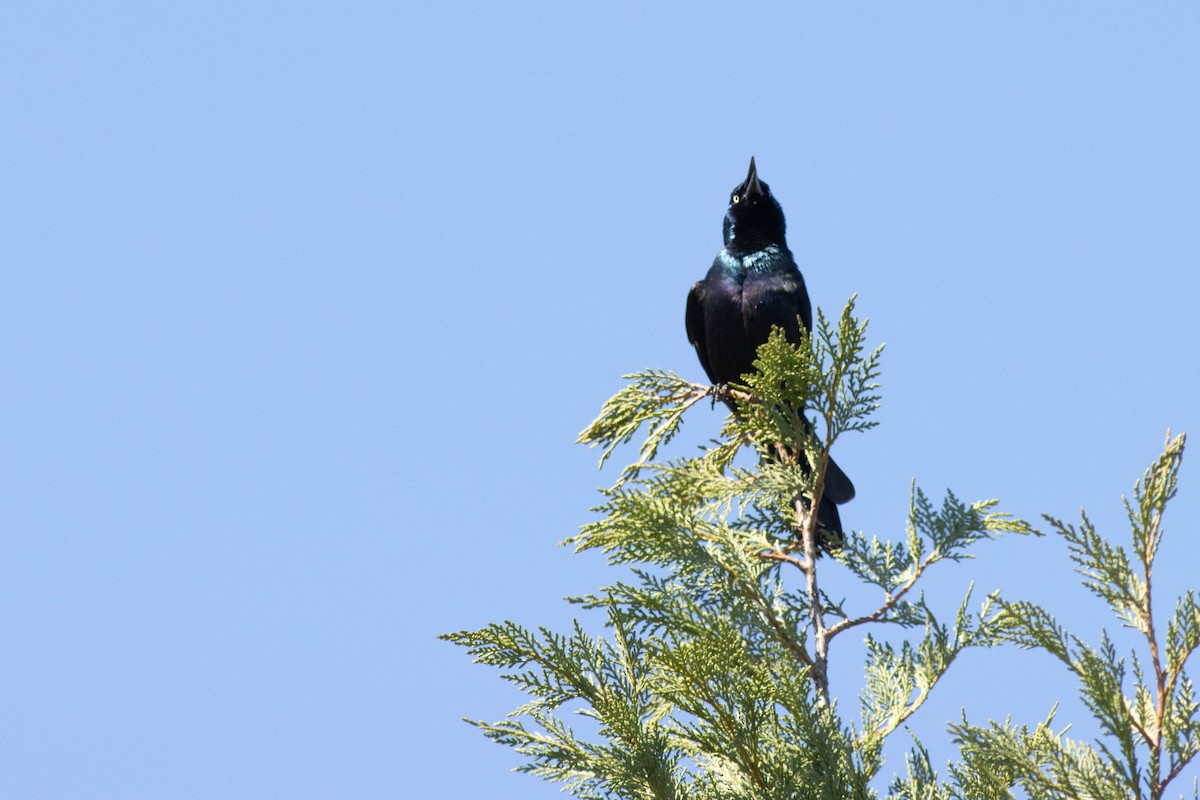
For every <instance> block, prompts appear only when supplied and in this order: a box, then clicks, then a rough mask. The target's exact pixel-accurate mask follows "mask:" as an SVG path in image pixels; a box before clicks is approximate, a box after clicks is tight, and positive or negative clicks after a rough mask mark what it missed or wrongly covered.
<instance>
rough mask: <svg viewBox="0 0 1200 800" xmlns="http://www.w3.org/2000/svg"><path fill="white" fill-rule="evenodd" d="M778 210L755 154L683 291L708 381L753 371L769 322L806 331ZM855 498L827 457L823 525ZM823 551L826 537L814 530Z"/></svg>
mask: <svg viewBox="0 0 1200 800" xmlns="http://www.w3.org/2000/svg"><path fill="white" fill-rule="evenodd" d="M785 228H786V223H785V222H784V219H783V209H782V208H781V207H780V205H779V202H778V201H777V200H776V199H775V197H774V196H773V195H772V194H771V189H770V187H768V186H767V184H766V183H765V182H763V181H761V180H759V178H758V171H757V170H756V169H755V167H754V159H753V158H751V159H750V174H749V175H747V176H746V180H745V181H743V182H742V183H740V184H738V186H737V188H735V189H734V190H733V194H732V195H731V196H730V198H729V209H728V210H727V211H726V212H725V225H724V234H725V247H724V249H722V250H721V252H719V253H717V257H716V260H714V261H713V265H712V267H711V268H710V269H709V270H708V274H707V275H706V276H705V277H704V280H701V281H697V282H696V284H695V285H694V286H693V287H692V291H691V292H690V293H689V294H688V300H687V315H686V322H687V335H688V339H689V340H690V341H691V343H692V345H693V346H694V347H695V348H696V355H698V356H699V357H700V364H701V365H702V366H703V367H704V371H705V372H706V373H707V374H708V378H709V380H711V381H712V382H713V383H714V384H725V383H734V382H740V381H741V378H742V375H744V374H746V373H747V372H752V371H753V370H754V357H755V353H756V351H757V350H758V346H759V345H761V344H762V343H763V342H765V341H766V340H767V336H768V335H770V333H771V328H772V326H775V325H778V326H779V327H781V328H783V330H784V333H785V334H786V335H787V338H788V341H790V342H792V343H793V344H797V343H799V341H800V328H799V325H798V324H797V321H796V319H797V317H799V318H800V320H801V321H802V322H803V323H804V327H805V328H807V329H809V330H810V331H811V330H812V304H811V303H810V302H809V299H808V291H807V290H806V289H805V288H804V276H802V275H801V274H800V270H799V269H798V268H797V267H796V261H795V259H794V258H793V257H792V253H791V251H790V250H788V246H787V240H786V239H785V236H784V232H785ZM853 498H854V484H853V483H851V482H850V479H849V478H848V477H846V473H844V472H842V470H841V468H840V467H838V465H837V464H835V463H834V462H833V461H832V460H830V462H829V465H828V467H827V468H826V473H825V493H824V495H823V496H822V498H821V503H820V506H819V508H818V510H817V522H818V523H819V524H820V526H821V527H823V528H825V529H826V530H828V531H830V532H832V533H833V534H836V535H837V538H840V536H841V534H842V521H841V517H840V515H839V514H838V509H837V507H838V505H840V504H842V503H847V502H849V501H850V500H851V499H853ZM818 542H819V544H820V546H821V547H822V548H823V549H825V550H828V549H829V547H830V542H829V541H828V540H827V539H826V538H825V537H823V536H819V537H818Z"/></svg>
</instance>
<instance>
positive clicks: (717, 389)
mask: <svg viewBox="0 0 1200 800" xmlns="http://www.w3.org/2000/svg"><path fill="white" fill-rule="evenodd" d="M728 391H729V384H727V383H714V384H713V385H712V387H711V388H709V390H708V393H709V394H711V395H712V407H713V408H714V409H715V408H716V407H717V400H718V399H719V398H720V397H721V395H723V394H725V393H726V392H728Z"/></svg>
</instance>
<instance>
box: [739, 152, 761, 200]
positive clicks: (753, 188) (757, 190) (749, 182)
mask: <svg viewBox="0 0 1200 800" xmlns="http://www.w3.org/2000/svg"><path fill="white" fill-rule="evenodd" d="M742 185H743V186H745V187H746V197H748V198H749V197H762V194H763V190H762V185H761V184H759V182H758V170H757V169H755V168H754V156H750V174H748V175H747V176H746V182H745V183H744V184H742Z"/></svg>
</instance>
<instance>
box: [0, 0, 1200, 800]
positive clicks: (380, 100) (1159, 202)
mask: <svg viewBox="0 0 1200 800" xmlns="http://www.w3.org/2000/svg"><path fill="white" fill-rule="evenodd" d="M1198 41H1200V10H1198V8H1197V6H1196V5H1194V4H1190V3H1162V4H1154V5H1152V6H1151V5H1145V4H1136V5H1135V4H1122V3H1068V2H1063V3H1054V4H1046V3H1034V2H1016V3H1005V4H954V3H911V4H903V5H901V4H894V5H886V6H885V5H883V4H879V5H872V4H866V3H846V4H833V3H828V4H821V5H817V4H782V3H781V4H765V5H758V4H754V5H747V6H742V7H737V8H736V9H735V8H733V7H731V6H730V5H729V4H727V3H726V4H716V3H692V4H687V5H686V6H685V5H682V4H681V5H678V6H672V7H667V6H665V5H664V6H662V7H646V4H641V3H637V4H634V3H621V2H618V3H609V4H603V5H600V6H584V5H582V4H558V3H540V4H536V3H522V4H513V3H504V4H484V3H474V4H472V3H453V2H450V3H442V4H436V5H435V6H432V7H428V8H426V7H418V5H417V4H395V3H355V2H351V3H341V4H328V5H323V4H317V3H265V2H264V3H249V4H248V3H228V2H210V3H205V4H183V3H149V2H147V3H132V2H115V3H105V4H70V3H53V2H46V3H23V2H15V3H14V2H10V3H8V4H6V5H5V7H4V8H3V10H0V91H2V95H0V102H2V113H0V374H2V376H3V379H2V381H0V720H2V722H0V753H3V757H2V758H0V795H3V796H5V797H22V798H36V797H55V798H58V797H61V798H68V797H69V798H115V797H121V798H142V797H145V798H193V797H194V798H202V797H204V798H207V797H224V798H239V797H246V798H263V797H279V798H301V797H364V798H365V797H472V796H479V795H481V794H484V793H486V795H487V796H489V797H493V798H510V797H511V798H516V797H521V798H530V797H547V798H549V797H557V796H559V795H558V791H557V787H555V786H552V785H550V784H544V783H541V782H539V781H537V780H536V779H533V778H529V777H526V776H522V775H515V774H513V773H511V772H509V771H508V770H509V768H511V767H512V766H514V765H515V764H516V763H518V759H517V757H516V755H515V754H514V753H512V752H510V751H508V750H506V749H503V748H499V747H496V746H494V745H491V744H489V743H488V742H486V741H485V740H484V739H483V737H482V736H480V735H479V733H478V732H477V731H475V730H474V729H472V728H470V727H469V726H467V725H465V724H463V723H462V722H461V721H459V717H461V716H464V715H466V716H471V717H474V718H485V719H497V718H499V717H500V716H502V715H503V714H504V713H505V712H506V711H508V710H509V709H511V708H512V707H514V706H515V705H516V704H517V703H518V702H519V698H518V697H517V696H516V695H515V694H514V693H513V692H511V691H510V690H509V688H508V687H507V686H506V685H505V684H503V683H501V682H500V681H499V680H498V679H497V678H496V677H495V675H494V673H492V672H490V671H489V670H487V669H485V668H481V667H476V666H472V665H471V664H470V663H469V659H468V658H467V657H466V655H465V653H464V652H463V651H461V650H459V649H458V648H455V647H453V646H451V645H449V644H446V643H444V642H439V641H437V640H436V639H435V636H436V634H438V633H442V632H446V631H449V630H456V629H459V628H465V627H474V626H480V625H482V624H484V623H486V622H489V621H492V620H499V619H504V618H510V619H514V620H517V621H520V622H523V623H526V624H531V625H533V624H546V625H549V626H551V627H557V628H563V627H565V626H566V625H567V624H568V620H569V619H570V618H571V616H572V612H573V609H571V608H569V607H568V606H567V605H566V604H565V603H563V602H562V601H561V598H562V597H563V596H564V595H568V594H580V593H583V592H587V591H590V590H593V589H595V588H597V587H599V586H601V585H603V584H604V583H606V582H609V581H611V580H613V579H614V578H615V577H616V575H615V574H614V573H613V572H612V571H611V570H608V569H607V568H606V567H605V566H604V564H603V561H602V559H601V558H600V557H598V556H596V555H594V554H589V555H586V556H573V555H571V554H570V552H569V551H568V550H567V549H566V548H558V547H556V546H555V544H556V543H557V542H559V541H560V540H562V539H564V538H566V537H567V536H569V535H570V534H572V533H573V532H574V531H575V530H576V529H577V527H578V526H579V525H580V524H581V523H583V522H585V521H586V520H588V519H589V512H588V510H587V509H588V507H589V506H590V505H592V504H594V503H595V502H596V495H595V494H594V489H595V488H596V487H597V486H600V485H604V484H607V483H609V482H610V481H611V480H612V479H613V478H614V477H615V473H602V474H599V475H598V474H597V473H596V472H595V457H596V453H594V452H592V451H588V450H586V449H584V448H582V447H579V446H577V445H574V444H573V440H574V438H575V435H576V434H577V432H578V431H579V429H580V428H582V427H583V426H584V425H585V424H586V423H587V422H588V421H589V420H590V419H591V418H592V417H593V416H594V414H595V412H596V411H597V410H598V409H599V406H600V404H601V402H602V401H603V400H604V399H605V398H607V397H608V396H609V395H610V394H611V393H612V392H614V391H615V390H616V389H617V388H618V387H619V386H620V383H621V381H620V375H621V374H623V373H626V372H631V371H635V370H638V369H642V368H647V367H658V368H665V369H671V370H674V371H677V372H679V373H681V374H683V375H684V376H687V377H690V378H693V379H696V380H700V379H701V378H702V372H701V370H700V368H699V365H698V364H697V362H696V359H695V355H694V353H693V352H692V351H691V348H690V346H689V345H688V343H687V341H686V339H685V336H684V333H683V305H684V298H685V295H686V292H687V290H688V288H689V286H690V285H691V283H692V282H693V281H694V280H696V279H698V278H699V277H701V275H702V274H703V272H704V270H705V269H706V268H707V266H708V265H709V264H710V263H711V260H712V258H713V255H714V254H715V253H716V251H717V249H718V248H719V247H720V225H721V217H722V214H723V213H724V207H725V203H726V200H727V197H728V192H729V190H730V189H731V188H732V187H733V186H734V185H735V184H736V183H738V182H739V181H740V180H741V179H742V178H743V177H744V175H745V170H746V163H747V160H748V159H749V157H750V156H751V155H755V156H756V157H757V159H758V164H759V168H760V174H761V175H762V177H763V178H765V179H766V180H767V181H769V182H770V183H771V186H772V189H773V190H774V192H775V194H776V195H777V196H778V197H779V198H780V199H781V201H782V203H783V206H784V209H785V211H786V212H787V214H788V220H789V222H790V229H789V230H790V244H791V247H792V249H793V251H794V252H795V253H796V256H797V259H798V261H799V262H800V264H801V267H802V269H803V270H804V273H805V275H806V278H807V280H808V285H809V290H810V293H811V294H812V297H813V300H814V303H815V304H816V305H819V306H821V307H822V308H824V309H825V310H826V311H827V312H829V313H837V312H838V311H839V310H840V309H841V307H842V305H843V303H844V302H845V301H846V299H847V298H848V297H849V296H850V295H851V294H852V293H855V292H857V293H858V294H859V301H858V302H859V311H860V313H862V314H863V315H865V316H867V317H869V318H870V319H871V327H870V334H871V337H872V341H873V342H875V343H878V342H886V343H887V351H886V354H885V359H884V373H883V383H884V388H883V392H884V405H883V408H882V410H881V411H880V412H879V420H880V421H881V423H882V424H881V427H880V428H879V429H878V430H877V431H875V432H872V433H870V434H868V435H866V436H859V437H856V438H852V439H847V440H846V441H845V442H844V444H843V445H841V447H840V455H839V461H840V462H841V463H842V464H843V466H845V468H846V469H847V471H848V472H849V473H850V474H851V475H852V476H853V478H854V479H855V482H856V484H857V486H858V499H857V500H855V501H854V503H853V504H852V505H850V506H847V507H846V508H845V509H843V518H844V519H845V520H846V522H847V524H848V525H850V526H852V527H854V528H856V529H860V530H864V531H866V532H868V533H870V534H878V535H883V536H897V535H900V534H901V533H902V530H903V521H904V513H905V509H906V507H907V498H908V491H909V482H910V480H911V479H913V478H914V477H915V478H916V479H917V481H918V483H919V484H920V485H921V486H924V487H926V488H927V489H928V490H929V491H930V492H931V493H932V494H934V495H936V496H940V494H941V492H942V491H943V489H944V488H945V487H951V488H953V489H954V490H955V491H956V492H957V493H958V494H959V496H961V497H963V498H964V499H981V498H985V497H992V496H997V497H1000V498H1001V499H1002V501H1003V507H1004V508H1006V509H1008V510H1011V511H1013V512H1015V513H1017V514H1019V515H1022V516H1025V517H1028V518H1035V517H1036V516H1037V515H1038V514H1039V513H1041V512H1049V513H1053V514H1056V515H1059V516H1066V517H1073V516H1074V515H1075V514H1076V512H1077V509H1078V508H1079V507H1080V506H1081V505H1082V506H1086V507H1087V508H1088V510H1089V512H1090V513H1091V515H1092V518H1093V521H1095V522H1096V523H1097V524H1098V526H1099V527H1100V528H1101V530H1102V531H1104V532H1105V533H1107V534H1109V535H1110V536H1113V537H1115V538H1123V537H1125V536H1126V535H1127V534H1126V528H1125V525H1124V519H1123V512H1122V510H1121V507H1120V502H1119V498H1120V495H1121V494H1122V493H1126V494H1128V493H1129V492H1130V490H1131V488H1132V483H1133V481H1134V480H1135V478H1137V477H1138V476H1139V475H1140V474H1141V471H1142V470H1143V469H1144V468H1145V466H1146V465H1147V464H1148V463H1149V462H1150V461H1151V460H1152V458H1153V457H1154V456H1155V455H1156V453H1157V452H1158V451H1159V447H1160V445H1161V442H1162V440H1163V436H1164V432H1165V430H1166V428H1168V427H1171V428H1173V429H1174V430H1176V431H1193V432H1197V433H1200V425H1198V424H1197V423H1198V422H1200V417H1198V412H1197V399H1198V393H1200V380H1198V379H1197V366H1198V359H1197V355H1196V353H1197V348H1198V346H1200V322H1198V321H1197V316H1196V313H1195V303H1196V297H1197V294H1198V293H1200V278H1198V277H1197V266H1198V265H1200V224H1198V223H1200V49H1198V48H1197V46H1196V43H1197V42H1198ZM720 417H721V414H720V413H718V412H713V411H710V410H708V409H706V408H698V409H696V410H695V411H694V412H693V413H692V415H691V418H690V419H689V421H688V423H687V441H688V442H692V443H694V442H699V441H703V440H704V439H706V438H707V437H708V436H710V435H712V434H713V433H715V431H716V430H717V429H718V426H719V424H720ZM685 444H686V442H685ZM1198 503H1200V478H1197V477H1196V474H1195V472H1194V467H1193V466H1192V465H1191V464H1190V463H1188V462H1185V466H1184V472H1183V477H1182V493H1181V495H1180V497H1179V499H1178V500H1177V501H1176V503H1175V506H1174V508H1173V510H1172V512H1171V514H1170V516H1169V517H1168V531H1167V540H1166V544H1165V545H1164V552H1163V557H1162V563H1161V564H1160V569H1159V570H1158V571H1157V572H1156V581H1157V586H1158V588H1159V590H1160V592H1161V594H1160V595H1159V598H1160V599H1159V606H1158V607H1159V609H1161V610H1162V611H1164V612H1165V611H1167V610H1169V609H1170V607H1171V606H1172V604H1173V603H1172V599H1173V598H1172V595H1173V594H1174V593H1176V592H1178V591H1180V590H1181V589H1182V588H1184V587H1186V586H1196V585H1197V583H1198V581H1197V579H1196V574H1197V569H1196V563H1197V562H1198V561H1200V545H1197V537H1196V529H1197V527H1200V524H1198V523H1200V507H1198ZM980 555H981V558H980V559H978V560H976V561H974V562H968V563H966V564H964V565H959V566H950V567H947V568H945V569H944V570H942V571H940V572H938V573H936V574H935V575H934V576H932V578H931V580H932V583H931V585H930V598H931V600H932V601H934V602H935V603H937V604H940V606H941V607H942V608H945V609H947V610H950V609H952V608H954V607H956V606H957V602H958V599H959V597H960V596H961V592H962V590H963V589H964V588H965V586H966V585H967V583H968V582H969V581H971V580H975V581H976V582H977V587H978V589H979V590H981V591H987V590H990V589H992V588H995V587H997V586H1004V587H1005V589H1006V591H1007V593H1008V594H1009V595H1010V596H1012V597H1029V598H1032V599H1035V600H1038V601H1040V602H1043V603H1044V604H1045V605H1047V607H1048V608H1050V610H1052V611H1053V612H1054V613H1056V614H1057V615H1058V616H1059V618H1060V620H1062V621H1064V622H1066V623H1068V624H1070V625H1072V626H1074V627H1076V628H1077V629H1078V630H1079V632H1080V633H1081V634H1084V635H1086V636H1088V637H1090V638H1092V639H1095V638H1096V637H1097V636H1098V631H1099V627H1100V626H1101V625H1109V626H1110V627H1114V626H1113V623H1112V622H1110V620H1109V617H1108V615H1107V613H1106V611H1105V609H1104V608H1103V607H1102V606H1101V604H1100V603H1099V601H1096V600H1094V599H1092V598H1091V597H1090V596H1088V595H1086V594H1085V593H1084V592H1083V591H1082V589H1080V588H1079V587H1078V586H1077V585H1076V580H1075V577H1074V576H1073V575H1072V574H1071V572H1070V562H1069V561H1068V559H1067V557H1066V553H1065V548H1064V547H1063V546H1062V545H1061V543H1060V542H1058V541H1056V540H1053V539H1050V538H1047V539H1042V540H1022V539H1014V538H1009V539H1006V540H1002V541H1000V542H998V543H994V544H988V545H985V546H984V547H982V548H981V549H980ZM830 575H831V577H830V578H828V579H827V585H830V583H829V582H834V585H836V581H837V580H838V577H837V575H836V573H835V572H832V571H831V573H830ZM843 581H844V575H843ZM843 585H844V583H843ZM1122 641H1127V637H1126V638H1124V639H1122ZM847 645H849V646H847V647H846V649H845V650H844V651H843V653H842V654H839V653H837V651H836V650H835V653H834V658H835V659H838V658H841V663H842V664H843V665H844V667H843V670H842V671H841V672H840V673H839V674H837V675H835V682H834V688H835V691H837V692H838V693H839V694H840V695H841V696H842V698H843V701H842V702H843V704H844V706H843V707H844V710H847V711H849V712H853V703H854V701H853V697H854V693H855V691H856V689H857V686H858V683H859V678H860V676H859V674H858V672H857V667H856V666H855V665H856V664H857V663H858V661H857V659H858V658H859V655H860V653H861V648H860V649H859V650H857V651H856V650H855V647H858V645H855V644H852V643H850V642H847ZM835 666H836V665H835ZM1074 695H1075V689H1074V684H1073V683H1072V682H1071V681H1070V680H1069V679H1068V676H1067V675H1066V673H1065V670H1063V669H1062V668H1061V667H1060V666H1059V665H1058V664H1057V663H1055V662H1053V661H1052V660H1051V659H1050V658H1049V657H1048V656H1046V655H1045V654H1040V653H1023V652H1019V651H1015V650H1001V651H996V652H991V653H981V652H970V653H968V654H967V655H966V656H964V658H963V659H962V661H961V663H959V664H956V665H955V669H954V670H952V672H951V675H950V676H949V677H948V678H947V680H946V682H945V684H944V685H942V686H939V687H938V689H937V690H935V693H934V695H933V698H932V699H931V701H930V703H929V704H928V705H927V706H926V707H925V708H924V709H923V710H922V711H921V712H920V713H919V714H918V715H917V716H916V717H915V718H914V719H913V725H912V728H913V730H914V731H915V732H917V733H918V734H919V735H920V736H922V737H923V738H925V739H926V740H927V741H928V742H929V744H930V745H931V747H932V748H933V751H934V754H935V756H936V758H937V759H938V760H943V759H945V758H947V757H949V756H950V755H951V754H952V749H951V747H950V745H949V743H948V740H947V737H946V736H945V734H944V728H945V724H946V722H947V721H951V720H954V719H957V718H958V716H959V709H960V708H961V707H963V706H964V705H966V706H967V708H968V712H969V714H970V716H971V718H972V719H973V720H977V721H983V720H986V719H988V718H996V719H1002V718H1003V717H1004V716H1005V715H1007V714H1009V713H1011V714H1013V716H1014V720H1015V721H1019V722H1029V723H1033V722H1036V721H1037V720H1039V719H1041V718H1043V717H1044V716H1045V714H1046V713H1047V712H1048V711H1049V710H1050V707H1051V706H1052V705H1053V703H1054V702H1055V700H1058V699H1064V703H1063V706H1062V711H1061V712H1060V722H1061V723H1065V722H1068V721H1074V722H1076V723H1078V724H1077V725H1076V727H1075V728H1074V729H1073V730H1072V734H1073V735H1080V736H1084V737H1087V736H1091V735H1092V733H1093V732H1094V726H1091V725H1090V723H1089V722H1088V721H1087V717H1086V714H1085V713H1084V712H1083V710H1082V708H1081V706H1080V704H1079V703H1078V701H1076V700H1075V699H1074ZM905 738H906V737H904V735H903V734H902V733H901V734H898V736H897V742H898V744H897V747H896V748H894V749H893V750H892V754H893V756H894V755H895V754H896V753H897V752H899V750H902V749H903V748H904V746H905V743H904V742H903V741H900V740H903V739H905ZM889 766H890V767H891V768H895V769H902V768H903V765H902V763H900V761H899V760H893V761H892V762H891V764H890V765H889ZM1194 774H1195V769H1194V768H1193V770H1192V771H1191V772H1190V773H1189V774H1187V775H1185V776H1184V781H1185V782H1186V783H1189V784H1190V780H1191V777H1193V775H1194Z"/></svg>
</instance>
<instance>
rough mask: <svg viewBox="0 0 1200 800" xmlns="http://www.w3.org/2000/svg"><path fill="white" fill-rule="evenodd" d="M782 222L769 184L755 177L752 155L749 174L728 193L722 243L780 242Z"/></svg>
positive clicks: (755, 244)
mask: <svg viewBox="0 0 1200 800" xmlns="http://www.w3.org/2000/svg"><path fill="white" fill-rule="evenodd" d="M786 227H787V226H786V223H785V222H784V219H783V209H782V208H781V207H780V205H779V203H778V201H776V200H775V197H774V196H773V195H772V194H771V187H769V186H768V185H767V184H766V181H761V180H759V178H758V170H757V169H756V168H755V166H754V158H753V156H752V157H751V158H750V174H748V175H747V176H746V180H744V181H742V182H741V183H739V184H738V185H737V186H736V187H735V188H734V190H733V194H731V195H730V196H729V208H728V210H726V212H725V244H726V245H731V244H733V245H737V246H740V247H745V248H747V249H759V248H761V247H764V246H766V245H768V244H778V245H783V244H784V232H785V229H786Z"/></svg>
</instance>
